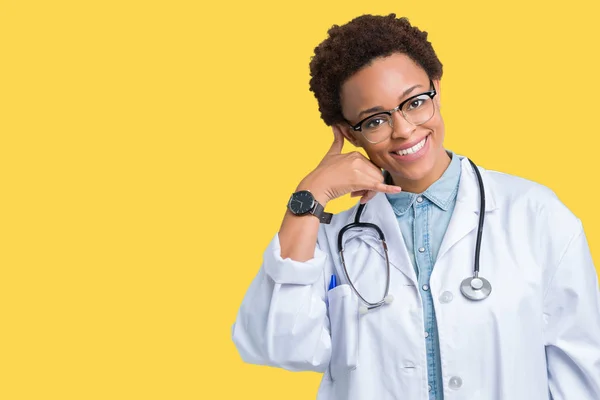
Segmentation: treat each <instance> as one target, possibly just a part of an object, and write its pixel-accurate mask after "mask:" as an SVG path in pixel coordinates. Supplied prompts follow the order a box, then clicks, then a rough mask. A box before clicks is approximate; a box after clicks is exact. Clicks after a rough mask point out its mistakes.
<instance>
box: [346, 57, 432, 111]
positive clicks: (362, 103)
mask: <svg viewBox="0 0 600 400" xmlns="http://www.w3.org/2000/svg"><path fill="white" fill-rule="evenodd" d="M417 84H420V85H422V86H423V87H424V89H422V90H427V89H428V88H429V78H428V77H427V73H426V72H425V70H424V69H423V68H421V67H420V66H419V65H418V64H417V63H416V62H414V61H413V60H412V59H411V58H410V57H408V56H407V55H405V54H399V53H395V54H393V55H391V56H388V57H385V58H378V59H376V60H374V61H373V62H372V63H371V64H370V65H368V66H366V67H365V68H363V69H361V70H360V71H358V72H357V73H355V74H354V75H352V76H351V77H350V78H349V79H348V80H347V81H346V82H344V84H343V85H342V87H341V90H340V100H341V105H342V110H343V113H344V115H345V116H346V117H347V118H348V117H349V118H354V117H356V115H358V113H359V112H360V111H361V110H365V109H368V108H372V107H376V106H381V107H384V108H386V109H389V108H394V107H396V106H397V105H398V103H399V101H400V100H401V99H400V97H401V96H402V93H403V92H404V91H405V90H406V89H408V88H410V87H411V86H414V85H417ZM422 90H416V91H415V92H414V93H412V94H415V93H418V92H419V91H422Z"/></svg>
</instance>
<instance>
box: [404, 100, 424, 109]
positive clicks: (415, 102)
mask: <svg viewBox="0 0 600 400" xmlns="http://www.w3.org/2000/svg"><path fill="white" fill-rule="evenodd" d="M423 103H425V100H423V99H414V100H412V101H411V102H410V103H408V104H407V107H406V109H407V110H408V111H411V110H414V109H417V108H419V107H421V106H422V105H423Z"/></svg>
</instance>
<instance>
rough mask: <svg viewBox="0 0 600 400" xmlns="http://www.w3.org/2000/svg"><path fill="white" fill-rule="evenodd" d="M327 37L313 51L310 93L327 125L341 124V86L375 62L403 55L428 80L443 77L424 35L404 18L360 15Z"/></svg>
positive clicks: (334, 26) (332, 30)
mask: <svg viewBox="0 0 600 400" xmlns="http://www.w3.org/2000/svg"><path fill="white" fill-rule="evenodd" d="M327 33H328V34H329V37H328V38H327V39H325V40H324V41H323V42H321V44H319V45H318V46H317V47H316V48H315V55H314V56H313V57H312V58H311V61H310V76H311V79H310V90H311V91H312V92H313V93H314V94H315V97H316V98H317V102H318V103H319V111H320V112H321V118H322V119H323V121H325V123H326V124H327V125H333V124H335V123H339V122H343V121H344V117H343V116H342V106H341V103H340V89H341V87H342V84H343V83H344V82H345V81H346V80H347V79H348V78H350V77H351V76H352V75H354V74H355V73H356V72H358V71H359V70H360V69H361V68H363V67H365V66H367V65H369V64H370V63H371V62H372V61H373V60H374V59H376V58H379V57H386V56H389V55H392V54H393V53H396V52H398V53H403V54H406V55H407V56H409V57H410V58H411V59H412V60H413V61H415V62H416V63H417V64H418V65H420V66H421V67H422V68H423V69H424V70H425V72H426V73H427V75H428V76H429V78H430V79H433V80H436V79H440V78H441V77H442V63H441V62H440V60H439V59H438V58H437V55H436V54H435V51H434V50H433V47H432V46H431V43H430V42H429V41H428V40H427V32H425V31H421V30H419V29H418V28H417V27H413V26H412V25H411V24H410V22H409V21H408V19H407V18H405V17H402V18H396V14H389V15H388V16H378V15H377V16H376V15H368V14H367V15H362V16H360V17H357V18H354V19H353V20H352V21H350V22H348V23H347V24H345V25H342V26H338V25H333V26H332V27H331V28H330V29H329V31H328V32H327Z"/></svg>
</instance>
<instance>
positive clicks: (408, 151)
mask: <svg viewBox="0 0 600 400" xmlns="http://www.w3.org/2000/svg"><path fill="white" fill-rule="evenodd" d="M428 137H429V135H427V136H425V137H424V138H423V139H421V141H419V142H418V143H415V144H414V145H412V146H410V147H405V148H403V149H399V150H394V151H392V152H391V153H392V154H394V155H396V156H400V157H406V156H410V155H412V154H416V153H418V152H419V151H421V150H422V149H423V148H424V147H425V144H426V143H427V138H428Z"/></svg>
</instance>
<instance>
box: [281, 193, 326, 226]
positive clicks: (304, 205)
mask: <svg viewBox="0 0 600 400" xmlns="http://www.w3.org/2000/svg"><path fill="white" fill-rule="evenodd" d="M287 207H288V210H290V211H291V212H292V214H294V215H306V214H312V215H314V216H315V217H317V218H319V221H321V223H322V224H328V223H330V222H331V217H332V216H333V214H331V213H326V212H325V210H324V208H323V206H322V205H321V204H320V203H319V202H318V201H317V200H315V197H314V196H313V195H312V193H311V192H309V191H308V190H300V191H298V192H296V193H293V194H292V197H290V201H288V205H287Z"/></svg>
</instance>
